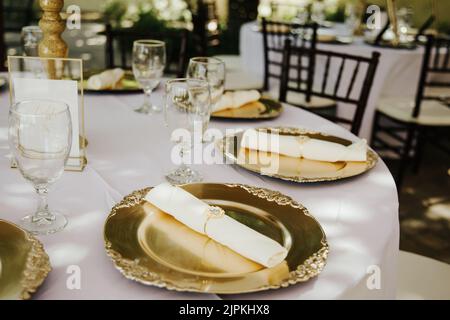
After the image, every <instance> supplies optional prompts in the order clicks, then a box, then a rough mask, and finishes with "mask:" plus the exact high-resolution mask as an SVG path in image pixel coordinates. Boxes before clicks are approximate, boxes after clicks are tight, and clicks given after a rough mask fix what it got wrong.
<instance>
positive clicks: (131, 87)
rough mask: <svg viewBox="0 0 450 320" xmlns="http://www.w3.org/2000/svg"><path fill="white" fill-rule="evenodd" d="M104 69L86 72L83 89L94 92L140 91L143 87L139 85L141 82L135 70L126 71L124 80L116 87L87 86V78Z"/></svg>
mask: <svg viewBox="0 0 450 320" xmlns="http://www.w3.org/2000/svg"><path fill="white" fill-rule="evenodd" d="M101 72H102V71H98V72H92V73H89V74H86V75H85V76H84V81H83V90H84V91H85V92H92V93H140V92H141V91H142V89H141V88H140V86H139V83H138V82H137V81H136V79H135V78H134V75H133V72H132V71H130V70H126V71H125V76H124V77H123V79H122V80H120V82H119V83H118V84H117V86H116V87H114V88H110V89H102V90H93V89H89V88H88V86H87V80H88V78H89V77H90V76H91V75H94V74H97V73H101Z"/></svg>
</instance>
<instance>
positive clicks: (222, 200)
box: [104, 183, 328, 294]
mask: <svg viewBox="0 0 450 320" xmlns="http://www.w3.org/2000/svg"><path fill="white" fill-rule="evenodd" d="M182 188H183V189H185V190H186V191H188V192H190V193H191V194H193V195H194V196H196V197H198V198H199V199H202V200H203V201H205V202H207V203H209V204H211V205H216V206H220V207H221V208H223V209H224V210H225V212H226V214H227V215H229V216H231V217H233V218H234V219H236V220H238V221H240V222H241V223H244V224H246V225H247V226H249V227H251V228H253V229H254V230H256V231H258V232H260V233H262V234H264V235H266V236H268V237H270V238H272V239H274V240H275V241H278V242H279V243H281V244H282V245H283V246H284V247H286V248H287V249H288V255H287V257H286V259H285V260H284V261H283V262H282V263H280V264H279V265H277V266H275V267H273V268H265V267H263V266H261V265H259V264H258V263H255V262H253V261H250V260H249V259H247V258H244V257H243V256H241V255H239V254H237V253H235V252H234V251H232V250H230V249H228V248H227V247H225V246H223V245H221V244H219V243H217V242H216V241H214V240H212V239H210V238H208V237H206V236H204V235H202V234H200V233H197V232H195V231H193V230H191V229H190V228H188V227H186V226H185V225H183V224H182V223H180V222H178V221H177V220H175V219H174V218H172V217H171V216H169V215H167V214H165V213H163V212H161V211H160V210H159V209H157V208H156V207H154V206H153V205H151V204H149V203H148V202H146V201H144V200H143V198H144V196H145V195H146V194H147V193H148V191H149V190H150V188H147V189H143V190H138V191H135V192H133V193H132V194H130V195H129V196H127V197H125V198H124V199H123V200H122V202H121V203H119V204H117V205H116V206H115V207H114V208H113V209H112V211H111V213H110V214H109V216H108V218H107V220H106V222H105V228H104V237H105V246H106V251H107V254H108V255H109V256H110V257H111V259H112V260H113V262H114V264H115V266H116V267H117V268H118V269H119V270H120V271H121V272H122V274H123V275H124V276H125V277H126V278H128V279H132V280H136V281H138V282H141V283H144V284H147V285H154V286H157V287H164V288H167V289H170V290H177V291H191V292H204V293H220V294H236V293H245V292H255V291H261V290H267V289H276V288H281V287H286V286H289V285H292V284H295V283H297V282H304V281H307V280H309V279H310V278H313V277H315V276H317V275H318V274H319V273H320V272H321V271H322V269H323V267H324V266H325V262H326V259H327V255H328V244H327V241H326V237H325V234H324V232H323V230H322V228H321V226H320V225H319V223H318V222H317V221H316V220H315V219H314V218H313V217H312V216H311V215H310V214H309V213H308V211H307V210H306V209H305V208H304V207H303V206H302V205H300V204H298V203H296V202H295V201H294V200H292V199H291V198H289V197H287V196H285V195H283V194H281V193H279V192H276V191H271V190H267V189H262V188H257V187H250V186H245V185H238V184H213V183H197V184H189V185H184V186H182ZM186 214H188V213H186Z"/></svg>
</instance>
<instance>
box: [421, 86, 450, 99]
mask: <svg viewBox="0 0 450 320" xmlns="http://www.w3.org/2000/svg"><path fill="white" fill-rule="evenodd" d="M424 96H425V97H436V98H440V99H448V98H450V87H425V92H424Z"/></svg>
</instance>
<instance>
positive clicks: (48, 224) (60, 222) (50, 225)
mask: <svg viewBox="0 0 450 320" xmlns="http://www.w3.org/2000/svg"><path fill="white" fill-rule="evenodd" d="M19 225H20V226H21V227H22V228H24V229H25V230H27V231H28V232H30V233H32V234H35V235H46V234H52V233H55V232H58V231H60V230H62V229H64V227H65V226H66V225H67V218H66V217H65V216H64V215H62V214H61V213H55V212H53V213H52V214H51V215H48V216H39V217H36V216H35V215H29V216H26V217H24V218H22V219H21V220H20V222H19Z"/></svg>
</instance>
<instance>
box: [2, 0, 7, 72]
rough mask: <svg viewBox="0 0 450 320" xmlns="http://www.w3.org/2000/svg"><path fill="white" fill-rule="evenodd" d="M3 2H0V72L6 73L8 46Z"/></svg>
mask: <svg viewBox="0 0 450 320" xmlns="http://www.w3.org/2000/svg"><path fill="white" fill-rule="evenodd" d="M3 9H4V8H3V0H0V72H2V71H6V69H7V68H6V44H5V27H4V19H3V15H4V12H5V11H4V10H3Z"/></svg>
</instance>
